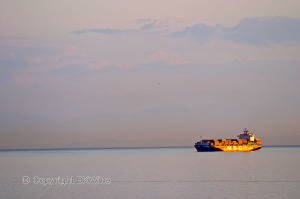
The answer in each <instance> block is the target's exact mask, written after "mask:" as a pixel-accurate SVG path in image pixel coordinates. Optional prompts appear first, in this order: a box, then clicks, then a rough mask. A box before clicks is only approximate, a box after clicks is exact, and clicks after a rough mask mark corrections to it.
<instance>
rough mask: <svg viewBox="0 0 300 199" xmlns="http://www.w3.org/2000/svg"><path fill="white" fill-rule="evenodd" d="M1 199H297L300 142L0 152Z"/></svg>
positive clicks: (298, 190) (299, 180) (299, 192)
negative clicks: (215, 148)
mask: <svg viewBox="0 0 300 199" xmlns="http://www.w3.org/2000/svg"><path fill="white" fill-rule="evenodd" d="M0 198H1V199H63V198H67V199H69V198H72V199H87V198H91V199H94V198H101V199H102V198H103V199H110V198H111V199H127V198H128V199H133V198H138V199H139V198H149V199H169V198H170V199H179V198H185V199H194V198H195V199H199V198H212V199H214V198H216V199H217V198H218V199H220V198H229V199H235V198H238V199H241V198H243V199H245V198H249V199H250V198H251V199H253V198H263V199H264V198H272V199H275V198H278V199H288V198H293V199H299V198H300V146H294V147H282V146H281V147H279V146H277V147H263V148H262V149H260V150H258V151H255V152H196V150H195V149H194V148H193V147H174V148H172V147H166V148H115V149H68V150H66V149H52V150H1V151H0Z"/></svg>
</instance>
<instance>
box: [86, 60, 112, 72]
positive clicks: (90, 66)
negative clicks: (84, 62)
mask: <svg viewBox="0 0 300 199" xmlns="http://www.w3.org/2000/svg"><path fill="white" fill-rule="evenodd" d="M108 65H109V63H108V62H107V61H106V60H101V61H99V62H93V63H90V64H88V66H87V68H88V69H89V70H94V71H98V70H100V69H101V68H104V67H107V66H108Z"/></svg>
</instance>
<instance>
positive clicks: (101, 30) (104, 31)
mask: <svg viewBox="0 0 300 199" xmlns="http://www.w3.org/2000/svg"><path fill="white" fill-rule="evenodd" d="M122 32H123V30H119V29H111V28H99V29H85V30H77V31H73V32H72V33H74V34H85V33H100V34H105V35H115V34H119V33H122Z"/></svg>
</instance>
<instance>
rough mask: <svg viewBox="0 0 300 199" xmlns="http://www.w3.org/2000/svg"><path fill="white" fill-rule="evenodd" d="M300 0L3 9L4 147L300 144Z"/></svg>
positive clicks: (0, 121) (0, 99) (37, 4)
mask: <svg viewBox="0 0 300 199" xmlns="http://www.w3.org/2000/svg"><path fill="white" fill-rule="evenodd" d="M299 10H300V2H299V1H297V0H285V1H283V0H275V1H274V0H272V1H271V0H259V1H258V0H252V1H241V0H227V1H224V0H214V1H199V0H187V1H182V0H161V1H156V0H154V1H153V0H151V1H150V0H144V1H140V0H128V1H124V0H123V1H122V0H110V1H101V0H90V1H77V0H65V1H58V0H51V1H50V0H45V1H39V0H27V1H17V0H0V149H15V148H69V147H72V148H77V147H79V148H85V147H152V146H153V147H155V146H193V144H194V143H195V142H196V141H198V140H199V139H200V136H201V135H202V136H203V138H206V139H212V138H213V139H215V138H219V139H221V138H236V135H238V134H240V133H241V132H242V130H243V128H249V129H250V132H253V133H255V135H256V136H257V137H259V138H261V139H262V143H263V145H299V144H300V130H299V129H300V122H299V121H300V87H299V85H300V78H299V76H300V12H299Z"/></svg>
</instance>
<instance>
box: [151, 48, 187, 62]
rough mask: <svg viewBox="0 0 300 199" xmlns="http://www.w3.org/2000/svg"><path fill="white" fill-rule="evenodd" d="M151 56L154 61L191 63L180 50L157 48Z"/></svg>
mask: <svg viewBox="0 0 300 199" xmlns="http://www.w3.org/2000/svg"><path fill="white" fill-rule="evenodd" d="M149 57H150V58H151V59H152V60H154V61H163V62H165V63H167V64H168V65H172V66H174V65H183V64H189V63H191V62H190V61H188V60H187V59H186V58H184V56H182V55H181V54H179V53H178V52H166V51H164V50H157V51H155V52H154V53H152V54H150V55H149Z"/></svg>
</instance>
